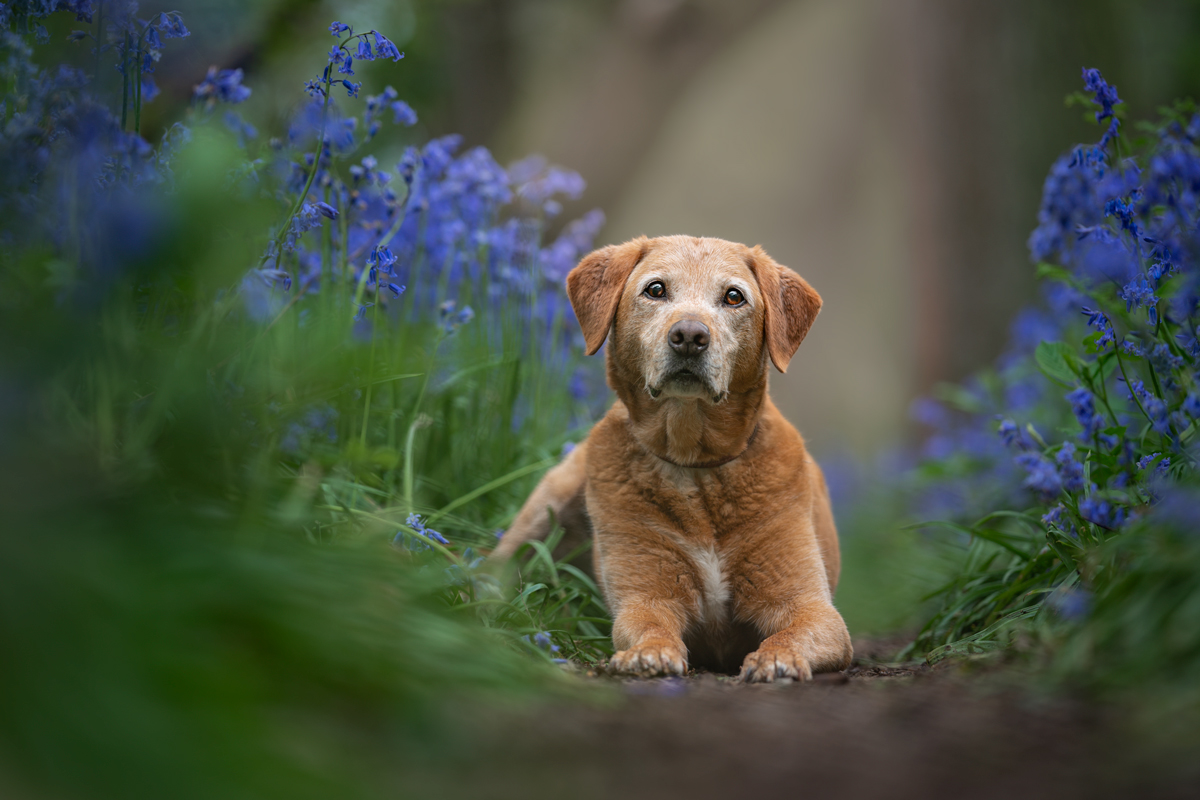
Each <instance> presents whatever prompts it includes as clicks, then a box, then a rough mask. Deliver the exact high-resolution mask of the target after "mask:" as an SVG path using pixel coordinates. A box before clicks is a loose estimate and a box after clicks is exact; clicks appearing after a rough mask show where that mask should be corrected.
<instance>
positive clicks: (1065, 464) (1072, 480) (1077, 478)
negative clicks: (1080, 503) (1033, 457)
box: [1054, 442, 1084, 492]
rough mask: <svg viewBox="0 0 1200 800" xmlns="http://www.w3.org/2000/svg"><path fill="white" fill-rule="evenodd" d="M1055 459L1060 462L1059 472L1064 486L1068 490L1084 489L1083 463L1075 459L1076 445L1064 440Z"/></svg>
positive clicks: (1078, 490) (1079, 490)
mask: <svg viewBox="0 0 1200 800" xmlns="http://www.w3.org/2000/svg"><path fill="white" fill-rule="evenodd" d="M1054 460H1055V461H1056V462H1058V472H1059V475H1060V477H1061V479H1062V486H1063V488H1064V489H1066V490H1067V491H1068V492H1081V491H1083V488H1084V481H1083V464H1081V463H1079V461H1077V460H1076V459H1075V445H1073V444H1071V443H1070V442H1063V445H1062V447H1061V448H1060V449H1059V451H1058V454H1057V455H1055V457H1054Z"/></svg>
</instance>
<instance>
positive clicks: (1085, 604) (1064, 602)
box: [1046, 588, 1092, 620]
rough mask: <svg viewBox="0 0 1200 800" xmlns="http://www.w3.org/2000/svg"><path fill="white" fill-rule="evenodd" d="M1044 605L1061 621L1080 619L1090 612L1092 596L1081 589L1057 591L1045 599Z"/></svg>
mask: <svg viewBox="0 0 1200 800" xmlns="http://www.w3.org/2000/svg"><path fill="white" fill-rule="evenodd" d="M1046 604H1047V605H1048V606H1050V608H1051V609H1052V610H1053V611H1054V613H1056V614H1058V615H1059V616H1060V617H1062V618H1063V619H1066V620H1077V619H1082V618H1083V617H1086V616H1087V614H1088V612H1089V611H1090V610H1091V607H1092V594H1091V592H1088V591H1084V590H1082V589H1074V588H1069V589H1057V590H1055V591H1053V592H1051V593H1050V596H1049V597H1047V598H1046Z"/></svg>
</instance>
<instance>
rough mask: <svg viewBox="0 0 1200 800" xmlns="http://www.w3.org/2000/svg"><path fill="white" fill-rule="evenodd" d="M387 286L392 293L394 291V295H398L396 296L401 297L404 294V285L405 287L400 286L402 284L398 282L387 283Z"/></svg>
mask: <svg viewBox="0 0 1200 800" xmlns="http://www.w3.org/2000/svg"><path fill="white" fill-rule="evenodd" d="M387 288H388V289H389V290H390V291H391V293H392V294H393V295H394V296H396V297H399V296H400V295H402V294H404V287H403V286H400V285H398V284H395V283H389V284H388V285H387Z"/></svg>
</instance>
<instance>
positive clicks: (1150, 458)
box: [1137, 453, 1162, 469]
mask: <svg viewBox="0 0 1200 800" xmlns="http://www.w3.org/2000/svg"><path fill="white" fill-rule="evenodd" d="M1161 455H1162V453H1150V454H1149V455H1145V456H1142V457H1141V458H1139V459H1138V462H1137V468H1138V469H1145V468H1146V467H1148V466H1150V465H1151V464H1152V463H1154V459H1156V458H1158V457H1159V456H1161Z"/></svg>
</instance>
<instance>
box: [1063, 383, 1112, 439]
mask: <svg viewBox="0 0 1200 800" xmlns="http://www.w3.org/2000/svg"><path fill="white" fill-rule="evenodd" d="M1066 399H1067V402H1069V403H1070V404H1071V413H1073V414H1074V415H1075V419H1076V420H1078V421H1079V425H1080V427H1082V428H1083V433H1082V434H1081V438H1083V439H1085V440H1086V439H1090V438H1092V437H1093V436H1095V435H1096V434H1097V433H1099V431H1100V429H1101V428H1102V427H1103V426H1104V418H1103V417H1101V416H1100V415H1098V414H1097V413H1096V398H1095V397H1094V396H1093V395H1092V393H1091V392H1089V391H1088V390H1087V389H1085V388H1083V387H1082V386H1081V387H1079V388H1078V389H1075V390H1074V391H1072V392H1069V393H1068V394H1067V395H1066Z"/></svg>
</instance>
